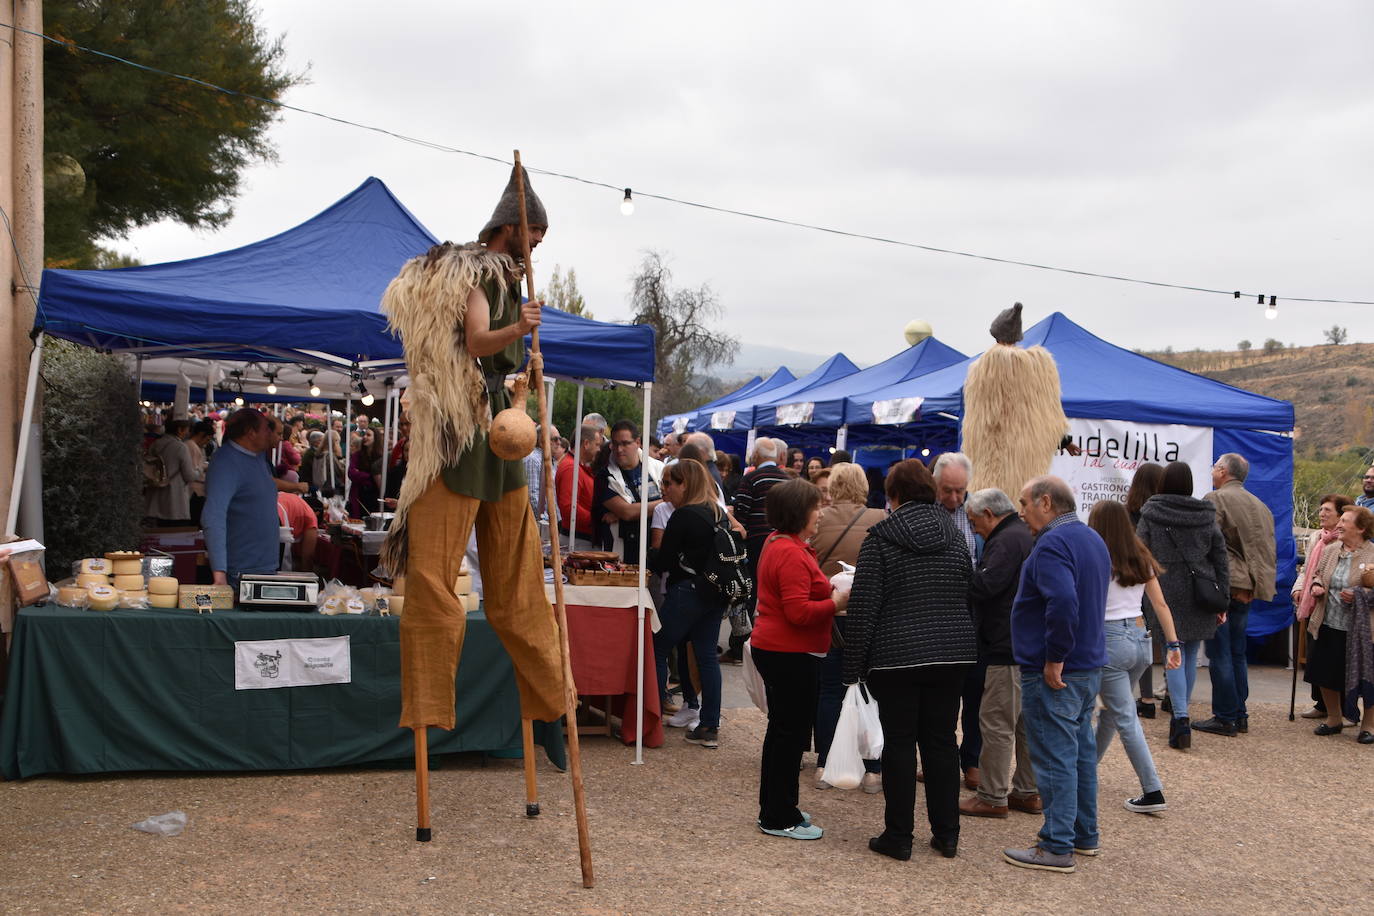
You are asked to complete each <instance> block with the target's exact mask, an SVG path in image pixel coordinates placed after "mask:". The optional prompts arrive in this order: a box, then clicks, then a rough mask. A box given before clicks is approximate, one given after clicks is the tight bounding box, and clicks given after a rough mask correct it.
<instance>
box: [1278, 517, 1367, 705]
mask: <svg viewBox="0 0 1374 916" xmlns="http://www.w3.org/2000/svg"><path fill="white" fill-rule="evenodd" d="M1350 505H1354V503H1353V501H1352V500H1351V499H1350V497H1348V496H1342V495H1341V494H1339V493H1328V494H1326V495H1325V496H1323V497H1322V498H1321V503H1320V506H1321V508H1320V509H1318V510H1317V524H1319V525H1320V526H1321V527H1320V528H1318V529H1317V530H1316V531H1314V532H1312V533H1311V534H1310V535H1308V538H1307V551H1306V553H1304V555H1303V566H1302V575H1301V576H1298V578H1297V579H1296V580H1294V582H1293V606H1294V607H1295V608H1297V609H1298V612H1297V613H1298V619H1299V620H1307V619H1308V618H1310V617H1311V616H1312V608H1313V607H1315V606H1316V603H1317V599H1316V598H1315V597H1314V596H1313V595H1312V576H1313V574H1314V573H1316V571H1317V565H1318V564H1319V563H1320V562H1321V557H1322V553H1323V552H1324V551H1325V550H1326V547H1327V545H1329V544H1330V543H1331V542H1332V541H1334V540H1336V523H1337V522H1339V521H1340V520H1341V513H1342V512H1344V511H1345V507H1346V506H1350ZM1312 704H1313V705H1312V708H1311V709H1309V710H1308V711H1307V712H1305V713H1303V714H1302V717H1303V718H1304V719H1325V718H1326V701H1325V700H1323V699H1322V692H1321V688H1320V687H1318V686H1316V685H1315V684H1313V685H1312Z"/></svg>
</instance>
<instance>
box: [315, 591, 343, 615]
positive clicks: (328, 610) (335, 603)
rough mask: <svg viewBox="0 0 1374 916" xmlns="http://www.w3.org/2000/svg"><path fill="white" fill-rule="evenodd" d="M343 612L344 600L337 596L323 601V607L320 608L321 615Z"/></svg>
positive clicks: (331, 596)
mask: <svg viewBox="0 0 1374 916" xmlns="http://www.w3.org/2000/svg"><path fill="white" fill-rule="evenodd" d="M343 611H344V600H343V598H341V597H340V596H338V595H330V596H329V597H328V598H326V599H324V605H323V606H322V607H321V608H320V613H321V614H329V615H331V616H333V615H335V614H342V613H343Z"/></svg>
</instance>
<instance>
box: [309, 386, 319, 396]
mask: <svg viewBox="0 0 1374 916" xmlns="http://www.w3.org/2000/svg"><path fill="white" fill-rule="evenodd" d="M310 396H311V397H312V398H317V397H319V396H320V386H319V385H316V384H314V383H313V382H312V383H311V385H310Z"/></svg>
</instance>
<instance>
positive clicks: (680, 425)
mask: <svg viewBox="0 0 1374 916" xmlns="http://www.w3.org/2000/svg"><path fill="white" fill-rule="evenodd" d="M691 419H692V418H691V417H689V416H687V415H685V414H684V415H683V416H680V417H673V433H674V434H677V433H685V432H686V431H687V424H688V423H689V422H691Z"/></svg>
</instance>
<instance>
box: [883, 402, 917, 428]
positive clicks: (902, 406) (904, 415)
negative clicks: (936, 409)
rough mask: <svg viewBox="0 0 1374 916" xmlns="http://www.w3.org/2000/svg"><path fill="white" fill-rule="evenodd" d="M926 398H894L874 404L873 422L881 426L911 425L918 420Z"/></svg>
mask: <svg viewBox="0 0 1374 916" xmlns="http://www.w3.org/2000/svg"><path fill="white" fill-rule="evenodd" d="M924 400H925V398H892V399H891V400H887V401H874V402H873V422H874V423H878V424H881V425H884V426H886V425H891V424H894V423H910V422H911V421H912V420H914V419H915V418H916V411H918V410H920V409H921V402H922V401H924Z"/></svg>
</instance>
